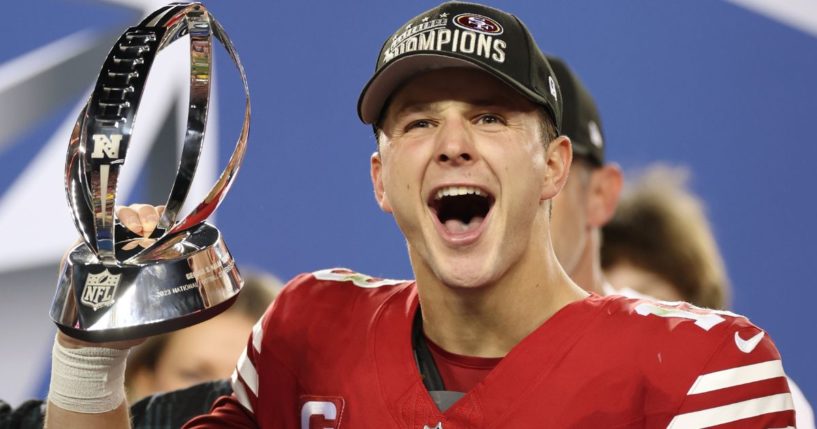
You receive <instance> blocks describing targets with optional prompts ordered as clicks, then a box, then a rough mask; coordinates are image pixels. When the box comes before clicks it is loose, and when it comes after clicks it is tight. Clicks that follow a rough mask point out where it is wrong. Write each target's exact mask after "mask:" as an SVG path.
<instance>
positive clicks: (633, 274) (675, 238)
mask: <svg viewBox="0 0 817 429" xmlns="http://www.w3.org/2000/svg"><path fill="white" fill-rule="evenodd" d="M688 177H689V172H688V171H687V170H686V169H683V168H678V167H675V168H673V167H669V166H667V165H663V164H656V165H653V166H651V167H648V168H647V169H646V170H645V171H644V173H643V174H641V175H640V176H639V177H638V178H637V179H636V180H635V181H633V182H632V183H628V186H627V187H626V189H625V191H624V193H623V195H622V197H621V201H620V202H619V207H618V210H617V211H616V214H615V216H614V217H613V219H612V220H611V221H610V222H609V223H608V224H607V225H605V226H604V228H603V229H602V231H603V245H602V247H601V264H602V267H603V269H604V272H605V275H606V276H607V278H608V279H610V283H611V285H612V286H613V287H614V288H624V287H627V288H630V289H633V290H635V291H636V292H639V293H641V294H644V295H647V296H651V297H654V298H657V299H660V300H664V301H687V302H689V303H692V304H695V305H697V306H699V307H705V308H716V309H724V308H726V307H728V303H729V279H728V277H727V274H726V268H725V266H724V263H723V258H722V257H721V253H720V250H719V249H718V244H717V242H716V241H715V236H714V234H713V232H712V227H711V226H710V224H709V220H708V219H707V217H706V213H705V209H704V205H703V202H702V201H701V200H700V198H698V197H697V196H696V195H694V194H693V193H692V192H690V191H689V189H687V187H686V183H687V179H688Z"/></svg>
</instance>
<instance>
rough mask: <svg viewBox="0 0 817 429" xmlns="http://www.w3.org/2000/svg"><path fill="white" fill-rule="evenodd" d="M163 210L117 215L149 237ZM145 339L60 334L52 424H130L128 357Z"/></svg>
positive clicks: (126, 210) (134, 208)
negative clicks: (126, 388)
mask: <svg viewBox="0 0 817 429" xmlns="http://www.w3.org/2000/svg"><path fill="white" fill-rule="evenodd" d="M163 212H164V207H162V206H158V207H155V206H150V205H147V204H134V205H131V206H127V207H117V218H118V219H119V220H120V222H122V224H123V225H125V227H126V228H128V229H130V230H131V231H133V232H134V233H135V234H138V235H140V236H142V237H145V239H148V237H150V235H151V234H152V233H153V231H154V230H155V229H156V225H158V223H159V219H160V218H161V216H162V213H163ZM138 242H139V240H137V241H136V242H135V243H138ZM144 340H145V339H137V340H129V341H115V342H109V343H90V342H86V341H82V340H79V339H76V338H73V337H70V336H68V335H66V334H64V333H63V332H59V333H58V334H57V337H56V338H55V340H54V341H55V345H54V352H53V355H52V373H51V389H50V392H49V401H48V411H47V413H46V427H51V428H69V429H72V428H89V427H100V428H102V427H104V428H128V427H130V422H129V419H128V408H127V407H128V404H127V401H125V400H124V370H125V359H126V357H127V352H128V349H130V348H131V347H134V346H136V345H138V344H140V343H142V342H143V341H144Z"/></svg>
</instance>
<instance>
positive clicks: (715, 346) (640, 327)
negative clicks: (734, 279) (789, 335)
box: [603, 296, 780, 366]
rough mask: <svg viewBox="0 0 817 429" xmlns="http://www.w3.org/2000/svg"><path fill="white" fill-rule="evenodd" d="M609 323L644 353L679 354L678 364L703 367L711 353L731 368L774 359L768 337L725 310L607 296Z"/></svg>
mask: <svg viewBox="0 0 817 429" xmlns="http://www.w3.org/2000/svg"><path fill="white" fill-rule="evenodd" d="M603 299H604V300H605V301H608V303H607V305H606V307H605V308H606V309H607V314H608V315H609V320H608V321H607V323H610V324H611V325H612V326H613V327H614V328H615V327H618V328H621V327H622V326H623V325H626V327H627V328H626V329H621V334H622V335H624V336H625V337H633V338H637V339H638V340H639V343H641V344H642V346H643V350H645V351H647V350H648V351H649V352H664V353H680V354H683V355H684V356H686V358H685V359H684V365H686V366H694V365H695V364H701V365H703V364H704V363H705V362H709V361H710V360H712V358H713V357H715V355H717V357H718V360H720V361H723V362H724V364H727V365H728V363H729V362H732V363H734V364H735V365H740V364H745V363H752V362H756V361H764V360H769V359H780V354H779V353H778V351H777V349H776V347H775V345H774V343H773V342H772V340H771V338H770V337H769V335H768V334H767V333H766V332H765V331H763V329H761V328H759V327H758V326H756V325H755V324H753V323H752V322H751V321H750V320H749V319H748V318H746V317H745V316H742V315H740V314H736V313H732V312H730V311H723V310H712V309H706V308H700V307H696V306H694V305H692V304H689V303H686V302H666V301H655V300H651V299H643V298H627V297H621V296H608V297H604V298H603Z"/></svg>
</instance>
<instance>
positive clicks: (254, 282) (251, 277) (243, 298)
mask: <svg viewBox="0 0 817 429" xmlns="http://www.w3.org/2000/svg"><path fill="white" fill-rule="evenodd" d="M243 278H244V286H243V287H242V288H241V292H240V293H239V295H238V298H236V300H235V302H234V303H233V305H232V306H230V308H228V309H227V310H225V311H224V313H223V314H226V313H233V314H239V315H242V316H246V317H247V318H249V319H251V320H258V319H260V318H261V316H263V315H264V312H265V311H266V310H267V307H269V305H270V303H271V302H272V301H273V300H274V299H275V297H276V295H277V294H278V292H279V291H280V289H281V281H280V280H278V279H277V278H276V277H275V276H273V275H271V274H267V273H264V272H261V271H248V272H245V273H244V274H243ZM219 316H220V315H219ZM219 316H215V317H219ZM176 332H178V331H176ZM173 334H174V332H169V333H166V334H162V335H157V336H154V337H151V338H148V339H147V341H145V342H144V343H142V344H140V345H139V346H136V347H134V348H133V350H131V352H130V354H129V355H128V362H127V366H126V369H125V382H126V384H127V383H129V381H128V380H131V379H132V376H133V374H135V373H136V372H138V371H140V370H142V369H147V370H150V371H152V370H154V369H156V364H157V363H158V361H159V357H160V356H161V355H162V352H163V351H164V349H165V347H166V346H167V343H168V341H169V340H170V337H171V336H172V335H173ZM247 335H249V333H247Z"/></svg>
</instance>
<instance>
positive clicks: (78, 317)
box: [51, 3, 250, 342]
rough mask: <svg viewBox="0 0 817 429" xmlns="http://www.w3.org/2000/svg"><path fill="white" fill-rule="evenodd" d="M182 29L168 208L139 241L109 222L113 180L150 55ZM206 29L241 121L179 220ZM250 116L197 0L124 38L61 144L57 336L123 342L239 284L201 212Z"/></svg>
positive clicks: (221, 183) (192, 160)
mask: <svg viewBox="0 0 817 429" xmlns="http://www.w3.org/2000/svg"><path fill="white" fill-rule="evenodd" d="M185 36H188V37H187V39H189V43H190V99H189V103H188V106H189V110H188V117H187V129H186V132H185V135H184V143H183V147H182V150H181V157H180V161H179V167H178V172H177V174H176V178H175V181H174V183H173V184H172V188H171V191H170V195H169V197H168V199H167V203H166V208H165V210H164V212H163V213H162V216H161V218H160V220H159V224H158V226H157V228H156V230H155V231H154V232H153V234H152V235H151V236H150V237H149V239H148V240H146V239H145V237H140V236H136V235H135V234H133V233H132V232H130V231H129V230H127V229H126V228H125V227H123V226H122V225H121V224H120V223H118V222H117V219H116V214H115V210H114V207H115V204H116V191H117V178H118V177H119V172H120V169H121V168H122V167H123V165H124V163H125V159H126V155H127V152H128V145H129V143H130V139H131V136H132V134H133V132H134V125H135V124H134V121H135V119H136V114H137V111H138V109H139V102H140V99H141V97H142V93H143V90H144V88H145V84H146V82H147V77H148V72H149V71H150V69H151V66H152V64H153V60H154V59H155V57H156V55H157V53H158V52H159V51H161V50H162V49H164V48H165V47H167V46H169V45H170V44H171V43H174V42H176V41H178V40H180V39H181V40H186V39H185ZM213 36H215V38H216V39H218V40H219V41H220V42H221V43H222V45H224V47H225V48H226V51H227V53H228V54H229V55H230V57H231V58H232V60H233V63H234V64H235V65H236V67H237V68H238V71H239V74H240V76H241V79H242V81H243V85H244V94H245V99H246V104H245V114H244V121H243V126H242V129H241V132H240V135H239V137H238V141H237V143H236V147H235V150H234V151H233V154H232V156H231V157H230V160H229V161H228V164H227V167H226V169H225V170H224V171H223V172H222V174H221V176H220V177H219V179H218V181H217V182H216V183H215V185H214V186H213V187H212V189H211V190H210V192H209V194H208V195H207V197H206V198H205V199H204V201H202V202H201V203H200V204H198V205H197V206H196V207H195V208H194V209H193V210H192V211H191V212H190V213H189V214H188V215H187V216H186V217H184V218H183V219H180V220H179V219H177V218H178V217H179V211H180V209H181V207H182V205H183V203H184V201H185V198H186V197H187V194H188V191H189V190H190V187H191V185H192V181H193V176H194V174H195V171H196V167H197V164H198V160H199V155H200V154H201V150H202V143H203V138H204V132H205V126H206V124H207V110H208V104H209V101H210V86H211V77H212V76H211V72H212V52H213V49H212V38H213ZM249 120H250V99H249V89H248V86H247V78H246V75H245V73H244V69H243V67H242V65H241V61H240V60H239V58H238V55H237V53H236V51H235V48H234V46H233V44H232V42H231V41H230V39H229V38H228V37H227V34H226V33H225V32H224V30H223V29H222V27H221V26H220V25H219V24H218V22H217V21H216V20H215V19H214V17H213V16H212V15H211V14H210V12H209V11H207V9H205V7H204V6H203V5H201V4H199V3H173V4H170V5H167V6H165V7H163V8H161V9H159V10H157V11H156V12H154V13H153V14H151V15H150V16H148V17H147V18H145V19H144V20H143V21H142V22H141V23H140V24H139V25H137V26H135V27H132V28H129V29H128V30H127V31H125V32H124V34H122V36H121V37H120V38H119V39H118V41H117V42H116V44H115V45H114V46H113V48H112V49H111V51H110V53H109V54H108V57H107V59H106V60H105V63H104V64H103V66H102V71H101V72H100V74H99V78H98V79H97V82H96V86H95V88H94V91H93V93H92V95H91V97H90V100H89V101H88V102H87V103H86V105H85V107H84V108H83V110H82V112H81V113H80V115H79V118H78V119H77V122H76V124H75V126H74V128H73V132H72V135H71V139H70V142H69V145H68V154H67V158H66V162H65V191H66V196H67V198H68V204H69V207H70V210H71V215H72V216H73V219H74V223H75V225H76V227H77V229H78V230H79V233H80V236H81V237H82V241H81V243H80V244H78V245H76V246H75V247H74V248H73V249H71V250H70V251H69V253H68V255H67V257H66V260H65V263H64V264H63V268H62V271H61V273H60V277H59V280H58V285H57V292H56V295H55V297H54V302H53V304H52V306H51V318H52V319H53V320H54V322H56V323H57V326H58V327H59V328H60V329H61V330H62V331H63V332H65V333H66V334H68V335H70V336H72V337H76V338H79V339H82V340H86V341H92V342H109V341H119V340H126V339H133V338H139V337H144V336H148V335H154V334H158V333H162V332H167V331H172V330H176V329H180V328H183V327H186V326H190V325H192V324H195V323H198V322H201V321H204V320H206V319H209V318H211V317H213V316H215V315H217V314H218V313H220V312H221V311H223V310H225V309H226V308H227V307H229V306H230V304H232V302H233V301H234V299H235V298H236V296H237V294H238V292H239V290H240V289H241V286H242V284H243V281H242V279H241V276H240V274H239V272H238V269H237V268H236V266H235V262H234V261H233V257H232V256H231V254H230V252H229V250H228V249H227V246H226V245H225V244H224V241H223V239H222V237H221V233H220V232H219V230H218V229H216V228H215V227H214V226H213V225H211V224H209V223H207V222H206V221H205V220H206V219H207V218H208V217H209V216H210V215H211V214H212V213H213V211H214V210H215V209H216V207H218V205H219V203H221V201H222V200H223V199H224V196H225V195H226V193H227V191H228V189H229V188H230V185H231V184H232V181H233V179H234V178H235V175H236V173H237V172H238V169H239V166H240V164H241V160H242V158H243V156H244V152H245V150H246V144H247V137H248V134H249ZM139 240H141V241H139ZM136 241H138V243H139V244H140V245H136V244H137V243H136Z"/></svg>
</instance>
